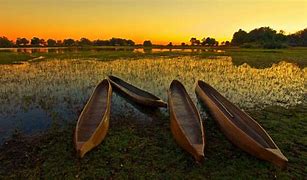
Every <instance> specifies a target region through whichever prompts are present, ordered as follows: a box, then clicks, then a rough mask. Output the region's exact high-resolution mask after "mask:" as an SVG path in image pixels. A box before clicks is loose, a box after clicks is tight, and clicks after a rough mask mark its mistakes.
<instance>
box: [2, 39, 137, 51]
mask: <svg viewBox="0 0 307 180" xmlns="http://www.w3.org/2000/svg"><path fill="white" fill-rule="evenodd" d="M134 45H135V42H134V41H132V40H130V39H128V40H127V39H122V38H112V39H109V40H100V39H97V40H94V41H91V40H89V39H87V38H81V39H80V40H74V39H71V38H68V39H64V40H63V41H62V40H54V39H48V40H47V41H46V40H45V39H41V38H38V37H33V38H32V39H30V40H28V39H26V38H17V39H16V41H15V42H13V41H11V40H9V39H8V38H6V37H4V36H3V37H0V47H7V48H8V47H62V46H65V47H73V46H76V47H79V46H82V47H83V46H134Z"/></svg>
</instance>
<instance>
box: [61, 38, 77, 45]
mask: <svg viewBox="0 0 307 180" xmlns="http://www.w3.org/2000/svg"><path fill="white" fill-rule="evenodd" d="M63 45H64V46H74V45H75V40H73V39H70V38H69V39H64V40H63Z"/></svg>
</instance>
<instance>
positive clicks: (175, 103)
mask: <svg viewBox="0 0 307 180" xmlns="http://www.w3.org/2000/svg"><path fill="white" fill-rule="evenodd" d="M168 106H169V113H170V121H171V131H172V133H173V136H174V138H175V140H176V141H177V143H178V144H179V145H180V146H181V147H182V148H183V149H185V150H186V151H187V152H189V153H190V154H191V155H193V156H194V158H195V160H196V161H198V162H201V161H203V159H204V147H205V135H204V128H203V124H202V120H201V118H200V115H199V112H198V110H197V109H196V107H195V105H194V103H193V102H192V100H191V98H190V96H189V95H188V93H187V91H186V90H185V88H184V86H183V85H182V84H181V83H180V82H179V81H177V80H173V81H172V83H171V85H170V88H169V90H168Z"/></svg>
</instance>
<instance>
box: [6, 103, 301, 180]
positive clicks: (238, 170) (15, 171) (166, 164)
mask: <svg viewBox="0 0 307 180" xmlns="http://www.w3.org/2000/svg"><path fill="white" fill-rule="evenodd" d="M306 108H307V107H306V106H302V105H300V106H297V107H293V108H290V109H284V108H280V107H269V108H266V109H264V110H261V111H253V112H250V114H251V115H252V116H253V117H254V118H255V119H257V120H258V122H259V123H260V124H261V125H262V126H263V127H264V128H265V129H266V130H267V132H268V133H269V134H270V135H271V137H272V138H273V139H274V140H275V142H276V143H277V145H278V146H279V148H280V149H281V150H282V151H283V153H284V154H285V155H286V156H287V157H288V159H289V164H288V168H287V170H284V171H282V170H280V169H279V168H278V167H275V166H274V165H272V164H270V163H268V162H265V161H262V160H259V159H256V158H254V157H252V156H250V155H248V154H247V153H245V152H243V151H241V150H240V149H238V148H237V147H235V146H234V145H232V144H231V143H229V141H228V140H227V139H226V138H225V136H224V135H223V134H222V133H221V132H220V131H219V129H218V126H217V124H216V123H215V122H214V120H212V119H211V118H210V116H209V118H208V119H205V123H204V124H205V129H206V142H207V144H206V148H205V156H206V158H205V161H204V162H203V164H197V163H195V162H194V160H193V158H192V157H191V156H190V155H189V154H188V153H186V152H184V151H183V150H182V149H181V148H180V147H179V146H178V145H177V144H176V142H175V141H174V139H173V137H172V134H171V132H170V128H169V117H165V116H162V114H160V113H156V114H155V115H154V116H156V117H157V118H156V119H157V121H156V122H153V123H152V124H149V125H136V124H135V123H134V122H133V120H128V119H127V120H125V119H119V118H118V119H117V118H116V117H111V124H110V129H109V132H108V134H107V137H106V139H105V140H104V142H103V143H102V144H101V145H99V146H98V147H97V148H95V149H94V150H93V151H91V152H89V153H88V154H87V155H86V156H85V157H84V158H83V159H82V160H79V159H78V158H76V156H75V151H74V148H73V140H72V137H73V128H74V125H75V124H70V125H67V126H66V127H65V128H63V129H59V128H56V127H54V128H53V129H51V130H49V132H47V133H45V134H43V135H39V136H37V137H32V138H24V137H22V136H16V137H15V138H13V139H12V140H11V141H9V142H8V143H7V144H5V145H4V146H2V147H1V149H0V167H1V168H0V178H16V179H19V178H25V177H26V178H34V179H37V178H46V177H47V178H51V177H57V178H68V179H71V178H106V179H109V178H114V179H120V178H125V179H127V178H132V179H134V178H138V179H139V178H155V179H182V178H185V179H204V178H209V179H225V178H226V179H232V178H235V179H275V178H277V179H293V178H294V179H303V178H304V176H305V177H306V173H307V171H306V170H307V169H306V164H307V151H306V147H307V140H306V137H305V135H306V133H307V132H306V126H307V121H306V116H307V113H306V112H307V111H306ZM202 111H203V110H202Z"/></svg>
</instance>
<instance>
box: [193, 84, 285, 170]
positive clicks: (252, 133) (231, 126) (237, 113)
mask: <svg viewBox="0 0 307 180" xmlns="http://www.w3.org/2000/svg"><path fill="white" fill-rule="evenodd" d="M195 91H196V94H197V96H198V98H199V99H200V100H201V101H203V102H204V104H205V105H206V106H207V107H208V109H209V111H210V114H211V115H212V116H213V117H214V119H215V120H216V121H217V123H218V124H219V126H220V128H221V130H222V132H223V133H224V134H225V136H226V137H227V138H228V139H229V140H230V141H231V142H232V143H233V144H235V145H237V146H238V147H239V148H241V149H242V150H244V151H246V152H248V153H250V154H251V155H254V156H256V157H258V158H260V159H263V160H266V161H269V162H272V163H273V164H275V165H277V166H279V167H281V168H285V167H286V165H287V162H288V160H287V158H286V157H285V156H284V155H283V154H282V153H281V151H280V149H279V148H278V147H277V146H276V144H275V143H274V141H273V140H272V138H271V137H270V136H269V135H268V133H267V132H266V131H265V130H264V129H263V128H262V127H261V126H260V125H259V124H258V123H257V122H256V121H255V120H254V119H253V118H251V117H250V116H249V115H248V114H246V113H245V112H243V111H242V110H240V109H239V108H238V107H237V106H235V105H234V104H233V103H231V102H230V101H228V100H227V99H226V98H225V97H223V96H222V95H221V94H220V93H219V92H217V91H216V90H215V89H214V88H213V87H211V86H210V85H209V84H207V83H205V82H203V81H198V82H197V85H196V89H195Z"/></svg>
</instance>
